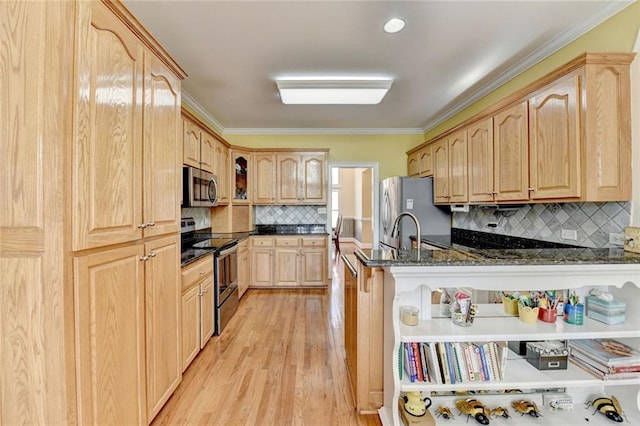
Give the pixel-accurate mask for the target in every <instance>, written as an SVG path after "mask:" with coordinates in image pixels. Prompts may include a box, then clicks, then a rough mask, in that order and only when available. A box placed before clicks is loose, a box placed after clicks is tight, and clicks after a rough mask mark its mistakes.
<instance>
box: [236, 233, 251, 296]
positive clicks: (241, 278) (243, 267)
mask: <svg viewBox="0 0 640 426" xmlns="http://www.w3.org/2000/svg"><path fill="white" fill-rule="evenodd" d="M248 245H249V240H248V239H246V240H244V241H243V242H241V243H240V244H239V245H238V297H242V296H243V295H244V293H245V292H246V291H247V288H248V287H249V279H250V277H251V274H250V271H251V269H250V266H251V264H250V259H249V249H248Z"/></svg>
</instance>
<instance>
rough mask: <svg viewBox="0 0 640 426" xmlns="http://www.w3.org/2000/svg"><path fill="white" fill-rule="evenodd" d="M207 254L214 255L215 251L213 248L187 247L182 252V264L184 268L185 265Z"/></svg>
mask: <svg viewBox="0 0 640 426" xmlns="http://www.w3.org/2000/svg"><path fill="white" fill-rule="evenodd" d="M205 256H213V252H212V251H211V250H202V249H193V248H190V249H187V250H185V251H183V252H182V253H181V256H180V265H181V266H182V267H183V268H184V267H185V266H187V265H190V264H192V263H193V262H195V261H197V260H200V259H202V258H203V257H205ZM212 261H213V260H212Z"/></svg>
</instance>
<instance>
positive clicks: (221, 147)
mask: <svg viewBox="0 0 640 426" xmlns="http://www.w3.org/2000/svg"><path fill="white" fill-rule="evenodd" d="M215 146H216V151H215V164H216V167H215V168H214V171H213V174H215V175H216V177H217V178H218V203H220V204H227V203H229V161H230V160H229V147H228V146H226V145H225V144H224V143H222V142H220V141H219V140H216V145H215Z"/></svg>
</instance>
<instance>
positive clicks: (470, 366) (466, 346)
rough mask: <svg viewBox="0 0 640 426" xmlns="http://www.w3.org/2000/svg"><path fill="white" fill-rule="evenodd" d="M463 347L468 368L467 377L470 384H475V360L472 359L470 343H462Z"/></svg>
mask: <svg viewBox="0 0 640 426" xmlns="http://www.w3.org/2000/svg"><path fill="white" fill-rule="evenodd" d="M461 345H462V353H463V354H464V362H465V364H466V366H467V377H468V378H469V381H470V382H475V381H476V380H477V378H476V375H475V371H474V370H473V360H472V359H471V352H472V350H471V348H470V347H469V346H470V345H471V344H470V343H461Z"/></svg>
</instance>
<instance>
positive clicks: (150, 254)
mask: <svg viewBox="0 0 640 426" xmlns="http://www.w3.org/2000/svg"><path fill="white" fill-rule="evenodd" d="M147 257H156V254H155V253H154V252H150V253H149V254H148V255H147Z"/></svg>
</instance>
